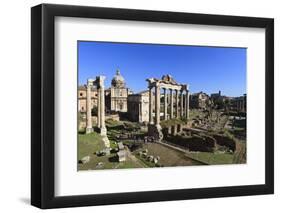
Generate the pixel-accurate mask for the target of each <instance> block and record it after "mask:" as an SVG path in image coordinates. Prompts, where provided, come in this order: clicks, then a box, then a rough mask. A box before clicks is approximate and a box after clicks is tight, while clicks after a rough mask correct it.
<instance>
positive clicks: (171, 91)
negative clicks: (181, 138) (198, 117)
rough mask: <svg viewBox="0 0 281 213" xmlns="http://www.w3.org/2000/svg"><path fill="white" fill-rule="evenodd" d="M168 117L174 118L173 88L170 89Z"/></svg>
mask: <svg viewBox="0 0 281 213" xmlns="http://www.w3.org/2000/svg"><path fill="white" fill-rule="evenodd" d="M170 105H171V106H170V107H171V108H170V119H173V118H174V97H173V90H172V89H170Z"/></svg>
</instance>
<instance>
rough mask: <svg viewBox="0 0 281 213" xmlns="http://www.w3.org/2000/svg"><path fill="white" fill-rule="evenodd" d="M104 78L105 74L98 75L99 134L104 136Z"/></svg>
mask: <svg viewBox="0 0 281 213" xmlns="http://www.w3.org/2000/svg"><path fill="white" fill-rule="evenodd" d="M104 80H105V76H98V77H97V81H98V87H99V90H100V103H99V107H100V134H101V135H102V136H106V127H105V100H104V99H105V97H104Z"/></svg>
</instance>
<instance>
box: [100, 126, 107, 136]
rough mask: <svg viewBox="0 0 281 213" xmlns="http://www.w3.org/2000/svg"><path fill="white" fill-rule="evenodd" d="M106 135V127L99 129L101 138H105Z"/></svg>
mask: <svg viewBox="0 0 281 213" xmlns="http://www.w3.org/2000/svg"><path fill="white" fill-rule="evenodd" d="M106 133H107V130H106V127H101V128H100V135H101V136H106Z"/></svg>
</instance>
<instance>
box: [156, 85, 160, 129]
mask: <svg viewBox="0 0 281 213" xmlns="http://www.w3.org/2000/svg"><path fill="white" fill-rule="evenodd" d="M155 124H156V125H160V87H159V86H156V87H155Z"/></svg>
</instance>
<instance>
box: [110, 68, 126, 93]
mask: <svg viewBox="0 0 281 213" xmlns="http://www.w3.org/2000/svg"><path fill="white" fill-rule="evenodd" d="M111 86H113V87H119V88H121V87H125V80H124V78H123V76H122V75H121V74H120V70H119V69H118V70H117V71H116V74H115V76H114V77H113V79H112V81H111Z"/></svg>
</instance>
